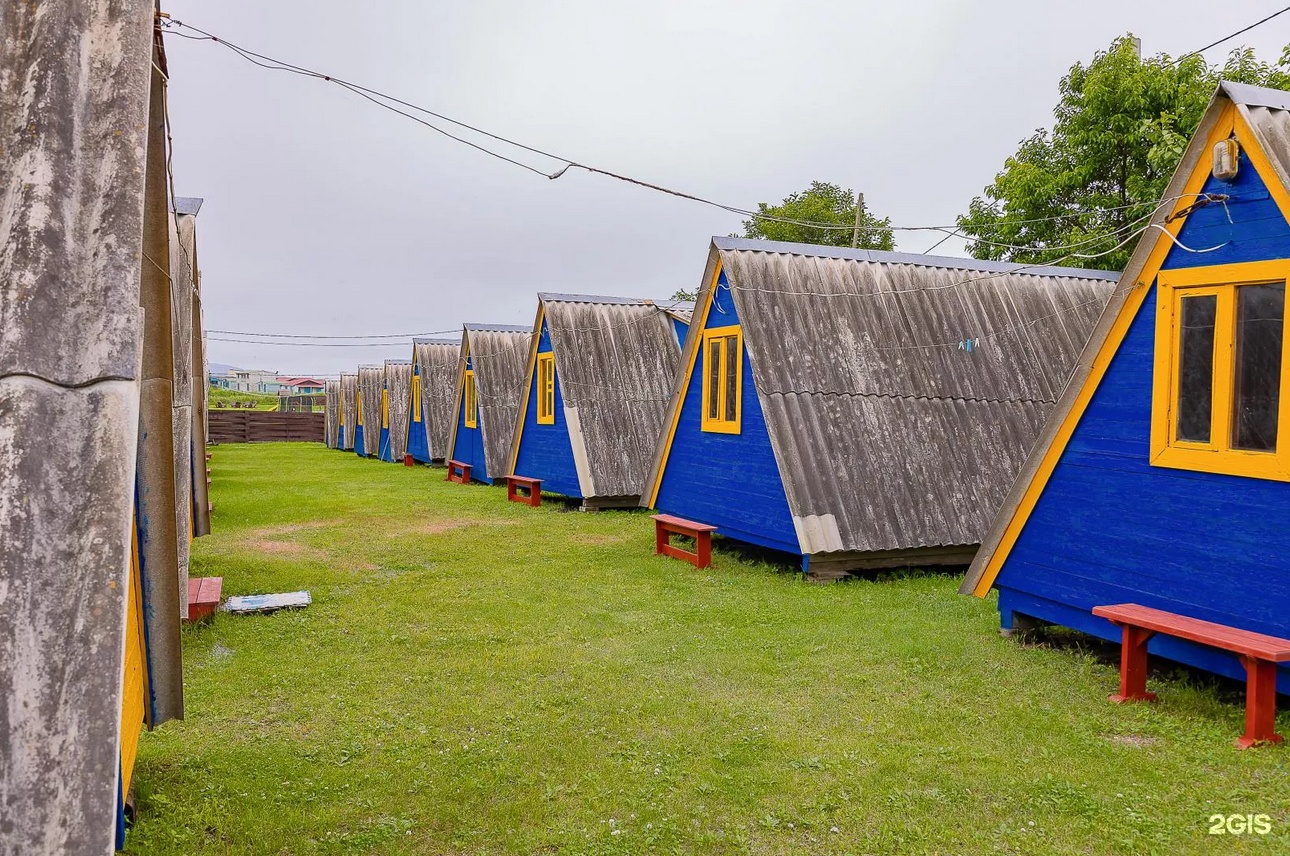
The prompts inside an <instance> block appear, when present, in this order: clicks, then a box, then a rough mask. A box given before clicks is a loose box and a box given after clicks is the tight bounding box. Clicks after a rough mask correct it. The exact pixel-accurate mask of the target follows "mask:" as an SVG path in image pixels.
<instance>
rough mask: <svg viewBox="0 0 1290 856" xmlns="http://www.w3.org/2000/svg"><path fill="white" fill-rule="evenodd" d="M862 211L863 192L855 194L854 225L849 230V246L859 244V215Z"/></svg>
mask: <svg viewBox="0 0 1290 856" xmlns="http://www.w3.org/2000/svg"><path fill="white" fill-rule="evenodd" d="M863 213H864V194H863V193H857V194H856V227H855V229H853V230H852V231H851V246H852V247H859V246H860V217H861V215H862V214H863Z"/></svg>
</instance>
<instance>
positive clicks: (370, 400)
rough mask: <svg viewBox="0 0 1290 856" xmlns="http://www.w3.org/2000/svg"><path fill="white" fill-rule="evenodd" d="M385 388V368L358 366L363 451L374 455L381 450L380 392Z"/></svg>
mask: <svg viewBox="0 0 1290 856" xmlns="http://www.w3.org/2000/svg"><path fill="white" fill-rule="evenodd" d="M384 387H385V366H383V365H381V366H359V367H358V391H359V392H360V393H362V395H361V396H360V398H361V401H362V406H363V451H364V452H365V453H366V454H368V455H375V454H377V452H379V451H380V449H381V390H382V389H383V388H384Z"/></svg>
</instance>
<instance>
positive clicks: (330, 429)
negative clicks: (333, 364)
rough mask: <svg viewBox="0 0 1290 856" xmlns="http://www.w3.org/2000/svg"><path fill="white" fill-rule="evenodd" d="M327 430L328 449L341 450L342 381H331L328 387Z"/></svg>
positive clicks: (328, 382)
mask: <svg viewBox="0 0 1290 856" xmlns="http://www.w3.org/2000/svg"><path fill="white" fill-rule="evenodd" d="M326 394H327V399H326V416H327V419H326V428H325V431H324V433H323V442H324V443H326V444H327V448H328V449H339V448H340V380H339V379H337V380H329V381H327V386H326Z"/></svg>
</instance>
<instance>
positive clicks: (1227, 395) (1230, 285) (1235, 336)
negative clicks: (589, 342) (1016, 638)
mask: <svg viewBox="0 0 1290 856" xmlns="http://www.w3.org/2000/svg"><path fill="white" fill-rule="evenodd" d="M1224 160H1226V162H1227V164H1234V166H1235V174H1234V175H1232V174H1229V173H1230V170H1229V169H1228V168H1227V164H1225V163H1224V162H1223V161H1224ZM1287 188H1290V93H1286V92H1280V91H1276V90H1269V89H1263V88H1258V87H1252V86H1246V85H1242V84H1233V83H1223V84H1222V85H1221V86H1220V87H1219V89H1218V91H1217V93H1216V94H1215V95H1214V98H1213V100H1212V101H1211V103H1210V105H1209V109H1208V110H1207V112H1206V113H1205V116H1204V118H1203V119H1202V121H1201V123H1200V126H1199V127H1198V128H1197V130H1196V134H1195V136H1194V137H1193V138H1192V140H1191V144H1190V145H1189V146H1188V148H1187V151H1186V153H1185V154H1184V156H1183V160H1182V163H1181V164H1180V165H1179V167H1178V170H1177V172H1176V173H1175V174H1174V177H1173V180H1172V182H1171V183H1170V184H1169V187H1168V189H1167V190H1166V192H1165V196H1164V199H1163V200H1162V202H1161V206H1160V207H1159V208H1157V209H1156V212H1157V213H1156V217H1155V218H1154V220H1153V221H1152V225H1151V227H1150V228H1149V229H1148V230H1147V232H1146V233H1145V234H1144V235H1143V237H1142V239H1141V240H1140V242H1139V244H1138V247H1137V249H1136V251H1135V253H1134V255H1133V257H1132V258H1131V260H1130V263H1129V266H1128V267H1127V268H1126V270H1125V272H1124V275H1123V277H1122V278H1121V280H1120V285H1119V288H1117V290H1116V292H1115V297H1114V299H1113V300H1112V301H1111V303H1110V305H1109V306H1108V307H1107V312H1106V315H1105V316H1104V317H1103V318H1102V320H1101V322H1100V323H1099V325H1098V328H1097V330H1096V331H1095V332H1094V334H1093V336H1092V337H1091V339H1090V341H1089V343H1088V347H1087V349H1086V350H1085V352H1084V354H1083V356H1082V357H1081V358H1080V360H1079V363H1078V366H1077V369H1076V372H1075V374H1074V376H1073V377H1072V379H1071V383H1070V386H1069V387H1068V388H1067V390H1066V392H1065V394H1064V395H1063V396H1062V399H1061V401H1060V402H1059V404H1058V406H1057V407H1056V408H1055V410H1054V412H1053V416H1052V418H1051V420H1050V421H1049V423H1048V424H1047V426H1046V427H1045V429H1044V433H1043V436H1042V437H1041V438H1040V441H1039V442H1038V443H1037V444H1036V446H1035V449H1034V451H1033V453H1032V454H1031V456H1030V458H1029V459H1028V461H1027V462H1026V464H1025V466H1024V467H1023V469H1022V471H1021V474H1020V475H1019V477H1018V479H1017V481H1016V482H1015V484H1014V485H1013V488H1012V491H1011V493H1010V494H1009V496H1008V499H1007V501H1006V502H1005V503H1004V504H1003V505H1002V507H1001V509H1000V512H999V515H998V517H997V518H996V519H995V521H994V523H993V525H992V526H991V528H990V531H989V532H988V533H987V535H986V538H985V540H984V541H983V542H982V549H981V552H980V554H979V555H978V556H977V558H976V561H975V562H973V564H972V567H971V568H970V570H969V572H968V574H967V576H966V578H965V580H964V583H963V587H962V591H963V592H964V593H967V594H976V595H978V596H982V597H984V596H986V595H987V594H988V593H989V591H990V589H991V588H994V589H997V590H998V592H999V613H1000V617H1001V621H1002V626H1003V629H1004V630H1005V632H1006V631H1009V630H1011V629H1012V628H1013V627H1014V626H1015V625H1017V624H1019V623H1029V622H1031V621H1034V620H1038V621H1040V622H1049V623H1054V624H1059V625H1062V626H1066V627H1071V628H1075V629H1078V630H1082V631H1084V632H1087V633H1090V634H1093V635H1096V636H1101V637H1103V638H1106V639H1114V640H1119V639H1120V635H1121V634H1120V630H1119V628H1117V627H1115V626H1113V625H1112V624H1110V623H1109V622H1107V621H1105V620H1103V619H1101V618H1097V617H1094V616H1093V615H1092V614H1091V610H1092V609H1093V608H1094V607H1095V606H1099V605H1109V604H1119V603H1138V604H1142V605H1144V606H1148V607H1154V608H1156V609H1163V610H1167V611H1169V612H1173V613H1179V614H1182V615H1185V616H1189V617H1192V618H1198V619H1202V620H1206V621H1213V622H1217V623H1219V624H1224V625H1228V626H1233V627H1238V628H1242V629H1245V630H1251V631H1255V632H1259V633H1265V634H1271V635H1274V636H1282V637H1285V636H1290V527H1288V526H1287V525H1286V516H1287V515H1286V512H1287V511H1290V484H1287V482H1288V481H1290V394H1287V393H1286V390H1285V384H1286V383H1287V379H1290V350H1287V349H1286V342H1287V341H1290V337H1287V336H1286V334H1285V316H1286V313H1285V288H1286V279H1287V276H1288V275H1290V192H1288V190H1287ZM1281 426H1285V427H1286V428H1287V432H1288V433H1287V436H1286V437H1285V438H1284V439H1283V438H1282V436H1281V432H1280V427H1281ZM1149 650H1150V652H1151V653H1154V654H1158V655H1161V656H1163V657H1166V658H1168V659H1172V660H1175V661H1178V662H1181V663H1186V664H1189V665H1192V666H1195V667H1198V668H1201V669H1206V670H1210V671H1213V672H1216V673H1219V674H1222V675H1226V676H1229V677H1234V678H1242V677H1244V671H1243V669H1242V667H1241V665H1240V664H1239V662H1238V661H1237V659H1236V657H1235V656H1232V655H1229V654H1227V653H1225V652H1221V651H1217V650H1215V649H1211V648H1207V647H1201V646H1197V645H1194V644H1192V643H1189V642H1186V641H1183V640H1179V639H1175V638H1173V637H1169V636H1165V635H1163V634H1160V635H1156V636H1155V637H1153V638H1152V639H1151V641H1150V643H1149ZM1277 686H1278V689H1279V691H1280V692H1283V693H1285V692H1290V671H1287V669H1286V668H1285V667H1282V668H1281V670H1280V671H1279V673H1278V684H1277Z"/></svg>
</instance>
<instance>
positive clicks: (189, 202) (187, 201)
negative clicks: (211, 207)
mask: <svg viewBox="0 0 1290 856" xmlns="http://www.w3.org/2000/svg"><path fill="white" fill-rule="evenodd" d="M205 201H206V200H205V199H202V198H201V197H200V196H176V197H175V213H176V214H186V215H188V216H190V217H196V216H197V212H199V211H201V210H202V203H203V202H205Z"/></svg>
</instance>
